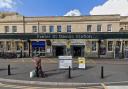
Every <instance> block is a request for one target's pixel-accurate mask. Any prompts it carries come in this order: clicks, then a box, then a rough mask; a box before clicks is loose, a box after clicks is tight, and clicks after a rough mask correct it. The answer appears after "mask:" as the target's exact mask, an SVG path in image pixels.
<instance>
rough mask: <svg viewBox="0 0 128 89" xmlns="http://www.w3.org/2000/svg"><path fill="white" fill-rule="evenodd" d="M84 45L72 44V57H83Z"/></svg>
mask: <svg viewBox="0 0 128 89" xmlns="http://www.w3.org/2000/svg"><path fill="white" fill-rule="evenodd" d="M84 48H85V46H84V45H72V46H71V54H72V56H73V57H83V56H84Z"/></svg>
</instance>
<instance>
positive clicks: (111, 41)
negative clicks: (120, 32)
mask: <svg viewBox="0 0 128 89" xmlns="http://www.w3.org/2000/svg"><path fill="white" fill-rule="evenodd" d="M109 42H112V45H111V46H112V50H109V49H108V48H109V44H108V43H109ZM113 47H114V41H112V40H108V41H107V51H108V52H113Z"/></svg>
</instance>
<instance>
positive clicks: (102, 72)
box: [101, 66, 104, 79]
mask: <svg viewBox="0 0 128 89" xmlns="http://www.w3.org/2000/svg"><path fill="white" fill-rule="evenodd" d="M101 78H102V79H103V78H104V67H103V66H101Z"/></svg>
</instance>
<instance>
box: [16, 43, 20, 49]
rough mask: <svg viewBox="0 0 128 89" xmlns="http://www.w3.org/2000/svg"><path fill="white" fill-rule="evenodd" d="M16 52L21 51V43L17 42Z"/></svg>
mask: <svg viewBox="0 0 128 89" xmlns="http://www.w3.org/2000/svg"><path fill="white" fill-rule="evenodd" d="M16 50H20V42H18V41H16Z"/></svg>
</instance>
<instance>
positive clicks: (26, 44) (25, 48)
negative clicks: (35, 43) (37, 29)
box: [24, 41, 28, 50]
mask: <svg viewBox="0 0 128 89" xmlns="http://www.w3.org/2000/svg"><path fill="white" fill-rule="evenodd" d="M24 50H28V43H27V41H25V42H24Z"/></svg>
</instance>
